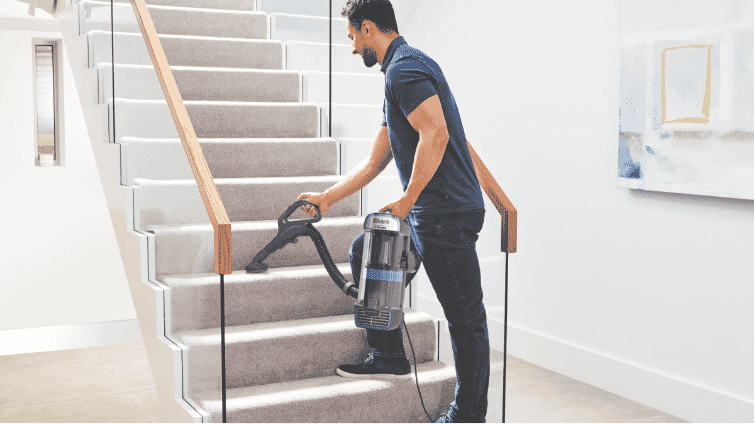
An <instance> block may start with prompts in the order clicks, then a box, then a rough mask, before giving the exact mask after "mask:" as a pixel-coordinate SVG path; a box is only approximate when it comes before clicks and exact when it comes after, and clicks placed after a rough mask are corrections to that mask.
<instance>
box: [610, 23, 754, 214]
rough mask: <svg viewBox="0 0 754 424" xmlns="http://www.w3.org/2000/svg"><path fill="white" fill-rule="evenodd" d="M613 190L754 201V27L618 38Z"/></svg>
mask: <svg viewBox="0 0 754 424" xmlns="http://www.w3.org/2000/svg"><path fill="white" fill-rule="evenodd" d="M618 186H620V187H627V188H634V189H642V190H652V191H661V192H670V193H687V194H697V195H708V196H717V197H732V198H740V199H754V29H751V27H749V28H746V27H743V26H742V27H740V28H725V29H720V30H705V31H702V30H689V29H676V30H673V29H671V30H661V31H657V30H655V31H644V32H639V33H633V34H626V35H624V36H623V37H622V39H621V61H620V107H619V136H618Z"/></svg>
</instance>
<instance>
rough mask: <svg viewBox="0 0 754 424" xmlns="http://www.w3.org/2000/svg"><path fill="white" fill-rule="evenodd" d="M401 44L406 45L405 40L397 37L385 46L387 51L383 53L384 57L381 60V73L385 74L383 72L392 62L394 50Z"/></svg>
mask: <svg viewBox="0 0 754 424" xmlns="http://www.w3.org/2000/svg"><path fill="white" fill-rule="evenodd" d="M401 44H406V40H404V39H403V36H400V35H399V36H398V37H396V38H395V40H393V41H392V42H391V43H390V45H389V46H387V50H386V51H385V57H384V58H382V69H380V71H382V73H385V70H386V69H387V66H388V65H389V64H390V62H391V61H392V60H393V54H394V53H395V50H396V49H397V48H398V46H400V45H401Z"/></svg>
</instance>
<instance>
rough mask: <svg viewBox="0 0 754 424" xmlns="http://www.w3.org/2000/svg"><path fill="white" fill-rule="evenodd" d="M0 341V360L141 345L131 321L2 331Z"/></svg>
mask: <svg viewBox="0 0 754 424" xmlns="http://www.w3.org/2000/svg"><path fill="white" fill-rule="evenodd" d="M0 340H2V341H3V343H0V356H5V355H20V354H25V353H37V352H51V351H56V350H71V349H86V348H91V347H101V346H112V345H122V344H140V343H144V341H143V339H142V338H141V330H140V329H139V321H138V320H135V319H132V320H125V321H109V322H99V323H93V324H80V325H60V326H55V327H39V328H22V329H18V330H3V331H0Z"/></svg>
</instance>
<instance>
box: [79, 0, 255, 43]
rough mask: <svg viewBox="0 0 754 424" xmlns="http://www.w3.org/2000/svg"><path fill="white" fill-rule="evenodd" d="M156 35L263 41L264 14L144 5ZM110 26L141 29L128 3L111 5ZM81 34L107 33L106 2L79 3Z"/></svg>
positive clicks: (109, 12) (115, 28)
mask: <svg viewBox="0 0 754 424" xmlns="http://www.w3.org/2000/svg"><path fill="white" fill-rule="evenodd" d="M147 10H148V11H149V16H150V17H151V18H152V22H153V23H154V26H155V29H156V30H157V33H158V34H171V35H197V36H205V37H228V38H249V39H267V38H268V32H269V30H268V26H267V25H268V20H267V15H266V14H264V13H261V12H242V11H238V10H236V11H224V10H217V9H214V10H201V9H191V8H175V7H165V6H153V5H152V6H149V5H148V6H147ZM112 20H113V22H112V26H113V29H114V30H115V31H117V32H136V33H140V32H141V29H140V28H139V24H138V22H137V21H136V16H135V14H134V10H133V8H132V7H131V5H130V4H126V3H115V4H114V10H113V13H112ZM79 22H80V30H81V34H86V33H87V32H89V31H92V30H99V31H110V28H111V11H110V2H99V1H92V2H88V1H87V2H83V3H79Z"/></svg>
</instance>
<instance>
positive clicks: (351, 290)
mask: <svg viewBox="0 0 754 424" xmlns="http://www.w3.org/2000/svg"><path fill="white" fill-rule="evenodd" d="M306 226H307V227H308V230H309V231H308V233H309V234H308V235H309V237H311V238H312V241H313V242H314V245H315V246H316V247H317V253H319V257H320V258H321V259H322V264H324V265H325V269H326V270H327V273H328V274H330V278H332V279H333V281H334V282H335V284H336V285H337V286H338V287H339V288H340V289H341V290H343V293H345V294H347V295H349V296H351V297H353V298H357V297H359V286H357V285H356V284H355V283H352V282H350V281H348V280H346V277H344V276H343V274H341V272H340V270H339V269H338V267H337V266H336V265H335V261H333V259H332V256H330V251H328V250H327V245H325V239H323V238H322V234H320V233H319V231H317V229H316V228H314V226H313V225H312V224H306Z"/></svg>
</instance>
